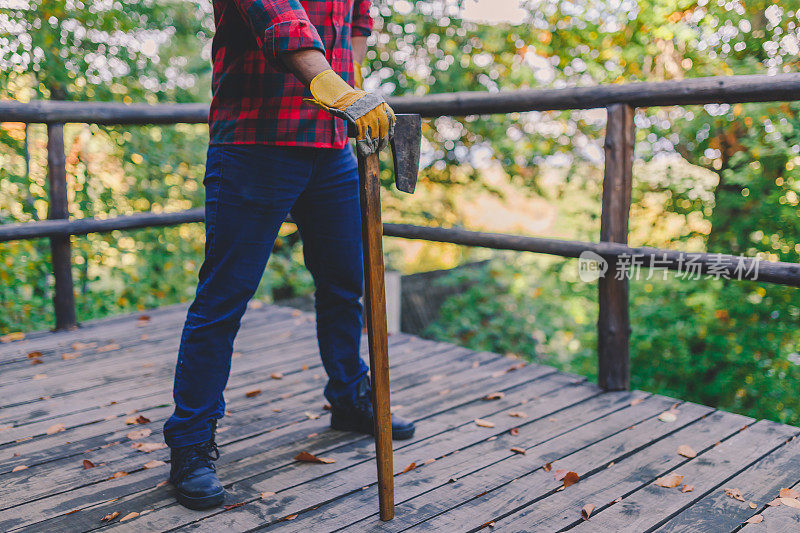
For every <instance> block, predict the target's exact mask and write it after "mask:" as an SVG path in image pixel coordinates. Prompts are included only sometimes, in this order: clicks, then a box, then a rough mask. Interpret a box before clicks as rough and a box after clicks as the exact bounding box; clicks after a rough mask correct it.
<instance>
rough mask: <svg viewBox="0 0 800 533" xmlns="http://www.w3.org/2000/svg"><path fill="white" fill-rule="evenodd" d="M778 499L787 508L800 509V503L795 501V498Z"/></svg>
mask: <svg viewBox="0 0 800 533" xmlns="http://www.w3.org/2000/svg"><path fill="white" fill-rule="evenodd" d="M778 499H779V500H780V501H781V503H782V504H783V505H785V506H786V507H791V508H793V509H800V501H798V500H795V499H794V498H778Z"/></svg>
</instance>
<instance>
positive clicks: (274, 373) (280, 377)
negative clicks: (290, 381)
mask: <svg viewBox="0 0 800 533" xmlns="http://www.w3.org/2000/svg"><path fill="white" fill-rule="evenodd" d="M269 377H271V378H272V379H283V374H281V373H280V372H273V373H272V374H270V375H269Z"/></svg>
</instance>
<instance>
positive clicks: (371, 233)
mask: <svg viewBox="0 0 800 533" xmlns="http://www.w3.org/2000/svg"><path fill="white" fill-rule="evenodd" d="M378 171H379V166H378V154H377V153H375V154H371V155H368V156H362V155H359V156H358V181H359V190H360V196H361V235H362V238H363V243H364V288H365V300H366V301H365V303H366V313H365V315H366V320H367V337H368V339H369V367H370V373H371V374H372V412H373V416H374V424H375V452H376V458H377V463H378V504H379V507H380V518H381V520H391V519H392V518H394V477H393V475H394V471H393V468H392V415H391V411H390V409H389V335H388V333H387V330H386V289H385V287H384V278H383V243H382V238H383V223H382V222H381V183H380V179H379V177H378Z"/></svg>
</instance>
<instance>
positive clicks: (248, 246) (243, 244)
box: [164, 145, 368, 447]
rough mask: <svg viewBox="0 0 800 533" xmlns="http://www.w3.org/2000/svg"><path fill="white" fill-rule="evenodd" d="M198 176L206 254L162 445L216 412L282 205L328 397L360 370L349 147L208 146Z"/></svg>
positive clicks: (357, 237)
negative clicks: (312, 312) (308, 289)
mask: <svg viewBox="0 0 800 533" xmlns="http://www.w3.org/2000/svg"><path fill="white" fill-rule="evenodd" d="M203 183H204V185H205V187H206V207H205V209H206V211H205V213H206V218H205V220H206V245H205V246H206V248H205V255H206V257H205V261H204V262H203V266H202V267H201V268H200V275H199V278H200V279H199V283H198V286H197V293H196V295H195V299H194V302H193V303H192V305H191V306H190V307H189V312H188V315H187V317H186V323H185V325H184V327H183V334H182V336H181V344H180V350H179V352H178V364H177V367H176V369H175V387H174V392H173V396H174V399H175V412H174V413H173V415H172V416H171V417H170V418H169V420H167V422H166V424H165V425H164V438H165V440H166V443H167V444H168V445H169V446H171V447H177V446H187V445H190V444H196V443H200V442H204V441H207V440H208V439H209V438H210V437H211V427H212V422H213V421H214V420H216V419H218V418H222V416H223V415H224V413H225V400H224V398H223V390H224V389H225V386H226V383H227V381H228V374H229V373H230V368H231V355H232V351H233V339H234V337H236V333H237V332H238V330H239V324H240V321H241V318H242V315H243V314H244V312H245V309H246V306H247V302H248V301H249V300H250V298H251V297H252V296H253V294H254V293H255V291H256V288H257V287H258V284H259V281H260V280H261V276H262V275H263V273H264V267H265V266H266V264H267V259H268V258H269V254H270V252H271V250H272V246H273V244H274V243H275V238H276V237H277V235H278V230H279V229H280V227H281V224H282V223H283V221H284V219H285V218H286V215H287V214H288V213H290V212H291V214H292V218H293V219H294V220H295V221H296V223H297V226H298V228H299V230H300V236H301V238H302V240H303V257H304V259H305V264H306V267H307V268H308V269H309V271H310V272H311V274H312V276H313V278H314V285H315V288H316V292H315V297H316V312H317V338H318V342H319V351H320V355H321V356H322V362H323V366H324V367H325V371H326V372H327V374H328V384H327V386H326V387H325V396H326V398H327V399H328V401H329V402H331V404H336V403H343V402H347V401H349V400H351V399H352V398H354V397H355V395H356V386H357V385H358V383H359V382H360V381H361V380H362V378H363V377H364V376H365V375H366V374H367V370H368V369H367V366H366V365H365V364H364V362H363V361H362V360H361V357H360V356H359V343H360V339H361V327H362V309H361V303H360V301H359V298H360V296H361V293H362V284H363V278H364V267H363V263H362V256H361V216H360V207H359V197H358V168H357V163H356V160H355V157H354V155H353V152H352V150H351V149H350V147H345V148H344V149H342V150H336V149H326V148H303V147H283V146H264V145H221V146H210V147H209V149H208V159H207V162H206V175H205V179H204V181H203Z"/></svg>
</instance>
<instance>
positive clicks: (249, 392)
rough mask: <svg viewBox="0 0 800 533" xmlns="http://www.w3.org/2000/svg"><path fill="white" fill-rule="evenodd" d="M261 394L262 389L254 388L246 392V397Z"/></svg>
mask: <svg viewBox="0 0 800 533" xmlns="http://www.w3.org/2000/svg"><path fill="white" fill-rule="evenodd" d="M259 394H261V389H254V390H251V391H247V392H245V393H244V395H245V397H247V398H255V397H256V396H258V395H259Z"/></svg>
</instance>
